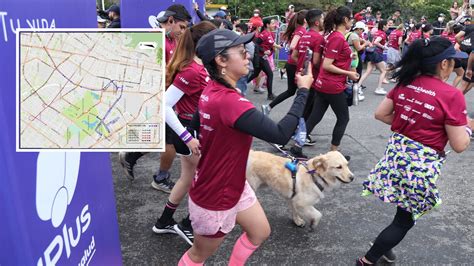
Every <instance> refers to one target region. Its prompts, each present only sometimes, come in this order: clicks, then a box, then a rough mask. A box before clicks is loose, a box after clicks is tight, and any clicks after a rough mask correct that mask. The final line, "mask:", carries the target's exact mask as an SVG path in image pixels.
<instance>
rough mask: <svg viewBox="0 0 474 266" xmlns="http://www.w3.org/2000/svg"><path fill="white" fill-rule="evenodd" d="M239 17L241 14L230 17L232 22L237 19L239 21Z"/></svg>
mask: <svg viewBox="0 0 474 266" xmlns="http://www.w3.org/2000/svg"><path fill="white" fill-rule="evenodd" d="M239 19H240V18H239V16H232V17H231V18H230V21H231V22H235V21H237V20H239Z"/></svg>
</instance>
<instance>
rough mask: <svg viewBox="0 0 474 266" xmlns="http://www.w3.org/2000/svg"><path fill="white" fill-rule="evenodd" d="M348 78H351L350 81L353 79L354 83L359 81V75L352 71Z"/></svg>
mask: <svg viewBox="0 0 474 266" xmlns="http://www.w3.org/2000/svg"><path fill="white" fill-rule="evenodd" d="M347 77H349V79H351V80H353V81H357V80H359V73H357V72H352V71H350V72H349V73H348V74H347Z"/></svg>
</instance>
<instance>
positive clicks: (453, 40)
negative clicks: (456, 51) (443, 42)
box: [441, 31, 456, 45]
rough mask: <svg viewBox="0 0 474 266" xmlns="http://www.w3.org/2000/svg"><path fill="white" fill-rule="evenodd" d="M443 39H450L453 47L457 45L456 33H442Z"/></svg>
mask: <svg viewBox="0 0 474 266" xmlns="http://www.w3.org/2000/svg"><path fill="white" fill-rule="evenodd" d="M441 37H444V38H446V39H448V40H449V41H450V42H451V43H452V44H453V45H455V44H456V33H454V32H451V33H447V32H445V31H443V33H441Z"/></svg>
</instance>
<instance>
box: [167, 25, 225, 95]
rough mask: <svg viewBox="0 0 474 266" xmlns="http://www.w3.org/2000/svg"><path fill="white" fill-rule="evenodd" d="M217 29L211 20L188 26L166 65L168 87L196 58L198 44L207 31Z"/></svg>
mask: <svg viewBox="0 0 474 266" xmlns="http://www.w3.org/2000/svg"><path fill="white" fill-rule="evenodd" d="M214 29H216V26H214V24H212V23H211V22H209V21H202V22H200V23H198V24H196V25H194V26H192V27H189V28H187V29H186V30H185V31H184V33H183V34H182V35H181V36H180V38H179V41H178V45H177V46H176V50H175V52H174V53H173V57H171V60H170V62H169V63H168V66H167V67H166V70H167V71H166V88H168V87H169V86H170V85H171V84H172V83H173V80H174V78H175V77H176V74H178V72H180V71H181V70H183V69H184V68H185V67H186V66H188V65H189V64H191V63H192V61H193V60H194V55H195V49H196V44H197V42H198V41H199V39H201V37H202V36H204V35H205V34H206V33H208V32H210V31H212V30H214Z"/></svg>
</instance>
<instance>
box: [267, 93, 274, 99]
mask: <svg viewBox="0 0 474 266" xmlns="http://www.w3.org/2000/svg"><path fill="white" fill-rule="evenodd" d="M267 100H269V101H273V100H275V95H273V94H268V96H267Z"/></svg>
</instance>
